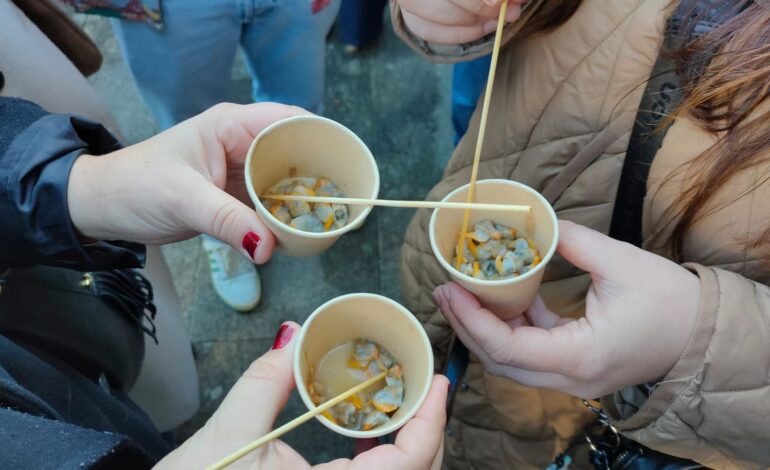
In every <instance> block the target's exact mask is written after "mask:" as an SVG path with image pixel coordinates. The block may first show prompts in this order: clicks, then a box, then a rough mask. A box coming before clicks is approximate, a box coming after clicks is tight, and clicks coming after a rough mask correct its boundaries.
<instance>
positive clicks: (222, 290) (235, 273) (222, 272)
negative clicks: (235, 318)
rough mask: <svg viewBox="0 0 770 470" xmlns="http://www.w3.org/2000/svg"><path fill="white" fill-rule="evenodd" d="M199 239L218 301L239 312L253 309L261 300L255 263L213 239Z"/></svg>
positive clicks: (203, 237)
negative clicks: (206, 256)
mask: <svg viewBox="0 0 770 470" xmlns="http://www.w3.org/2000/svg"><path fill="white" fill-rule="evenodd" d="M201 239H202V241H203V249H204V250H206V253H208V255H209V267H210V268H211V282H212V283H213V284H214V290H215V291H216V292H217V295H219V298H221V299H222V301H224V303H226V304H227V305H229V306H230V307H232V308H234V309H235V310H238V311H239V312H246V311H248V310H251V309H253V308H254V307H256V306H257V304H258V303H259V299H260V298H261V297H262V286H261V284H260V282H259V273H257V267H256V266H254V263H252V262H251V260H249V259H247V258H246V257H245V256H243V255H242V254H240V253H239V252H238V251H235V250H234V249H232V248H230V246H229V245H227V244H225V243H222V242H220V241H219V240H217V239H215V238H211V237H209V236H205V235H204V236H202V237H201Z"/></svg>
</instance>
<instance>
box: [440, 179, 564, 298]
mask: <svg viewBox="0 0 770 470" xmlns="http://www.w3.org/2000/svg"><path fill="white" fill-rule="evenodd" d="M476 184H477V185H482V186H485V185H488V184H506V185H509V186H516V187H517V188H519V189H523V190H524V191H526V192H528V193H530V194H532V195H533V196H535V198H536V199H538V200H540V202H542V203H543V206H544V207H546V208H547V211H548V215H549V216H550V217H551V221H552V222H553V227H554V234H553V243H551V246H550V247H549V248H548V251H547V252H546V253H545V254H544V255H543V259H542V261H541V262H540V263H539V264H538V265H537V266H535V269H532V270H530V271H528V272H526V273H524V274H521V275H519V276H515V277H511V278H508V279H476V278H475V277H471V276H468V275H467V274H465V273H462V272H460V271H458V270H457V269H455V267H454V266H452V265H451V264H450V263H449V262H447V260H446V259H444V256H443V255H442V254H441V251H440V250H439V248H438V242H437V241H436V236H435V233H436V217H437V213H438V211H440V210H441V209H436V210H434V211H433V214H431V216H430V223H429V225H428V234H429V238H430V246H431V249H432V250H433V256H435V257H436V258H437V259H438V261H439V263H440V264H441V266H442V267H443V268H444V269H445V270H446V271H447V272H448V273H449V274H450V275H451V276H453V277H458V278H460V279H462V280H463V281H465V282H469V283H472V284H476V285H480V286H504V285H511V284H516V283H518V282H524V281H525V280H527V279H528V278H530V277H534V276H537V275H538V274H537V273H539V272H540V271H542V270H543V269H545V267H546V266H547V265H548V263H549V262H550V261H551V258H553V255H554V254H555V253H556V246H557V245H558V244H559V219H558V217H556V212H555V211H554V210H553V207H552V206H551V204H550V203H549V202H548V201H547V200H546V199H545V198H544V197H543V195H542V194H540V193H539V192H537V191H535V190H534V189H532V188H531V187H529V186H527V185H526V184H523V183H519V182H518V181H513V180H506V179H499V178H498V179H495V178H492V179H484V180H479V181H477V182H476ZM469 186H470V183H466V184H464V185H462V186H460V187H459V188H456V189H455V190H454V191H452V192H450V193H449V194H447V195H446V196H445V197H444V198H443V199H442V200H441V201H442V202H444V201H448V200H449V199H450V198H452V197H453V196H455V195H456V194H457V193H459V192H461V191H462V190H464V189H466V188H468V187H469Z"/></svg>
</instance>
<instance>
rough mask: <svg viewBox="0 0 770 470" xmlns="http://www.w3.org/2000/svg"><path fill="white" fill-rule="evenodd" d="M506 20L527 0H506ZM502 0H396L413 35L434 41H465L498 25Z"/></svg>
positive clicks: (481, 34) (511, 18) (456, 42)
mask: <svg viewBox="0 0 770 470" xmlns="http://www.w3.org/2000/svg"><path fill="white" fill-rule="evenodd" d="M507 1H508V9H507V10H506V12H505V20H506V21H508V22H511V21H515V20H516V19H517V18H518V17H519V15H520V14H521V8H522V5H523V4H524V3H526V2H527V0H507ZM502 2H503V0H398V3H399V5H400V6H401V13H402V14H403V16H404V22H405V23H406V26H407V27H408V28H409V30H410V31H411V32H412V33H414V34H415V35H416V36H418V37H420V38H422V39H424V40H426V41H428V42H432V43H436V44H465V43H468V42H471V41H475V40H476V39H479V38H481V37H483V36H486V35H487V34H489V33H491V32H492V31H494V30H495V29H496V28H497V17H498V16H499V15H500V5H501V4H502Z"/></svg>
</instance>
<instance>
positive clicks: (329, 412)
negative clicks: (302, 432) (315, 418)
mask: <svg viewBox="0 0 770 470" xmlns="http://www.w3.org/2000/svg"><path fill="white" fill-rule="evenodd" d="M321 415H322V416H323V417H324V418H326V419H328V420H329V421H331V422H332V423H334V424H337V420H336V419H334V416H332V412H331V411H329V410H326V411H324V412H323V413H321Z"/></svg>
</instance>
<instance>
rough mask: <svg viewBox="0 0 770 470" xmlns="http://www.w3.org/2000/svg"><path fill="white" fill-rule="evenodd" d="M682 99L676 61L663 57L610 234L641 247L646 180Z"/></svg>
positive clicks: (646, 98)
mask: <svg viewBox="0 0 770 470" xmlns="http://www.w3.org/2000/svg"><path fill="white" fill-rule="evenodd" d="M681 99H682V92H681V90H680V88H679V78H678V76H677V73H676V70H675V67H674V64H673V62H672V61H671V60H670V59H669V58H668V57H666V56H665V55H664V54H661V55H660V56H659V57H658V60H657V61H656V62H655V65H654V66H653V68H652V74H651V76H650V79H649V81H648V82H647V87H646V89H645V90H644V95H643V96H642V101H641V103H640V105H639V112H638V113H637V115H636V121H635V123H634V128H633V130H632V131H631V140H630V141H629V143H628V149H627V151H626V158H625V160H624V162H623V169H622V170H621V174H620V181H619V183H618V192H617V197H616V198H615V207H614V209H613V212H612V221H611V222H610V232H609V235H610V237H612V238H615V239H616V240H622V241H625V242H628V243H631V244H632V245H635V246H639V247H641V245H642V212H643V209H644V198H645V196H646V195H647V179H648V177H649V174H650V168H651V166H652V161H653V159H654V158H655V155H656V154H657V153H658V150H660V147H661V145H662V144H663V139H664V138H665V137H666V134H667V133H668V130H669V126H666V127H665V128H662V127H660V126H661V121H662V120H663V118H665V117H666V116H667V115H668V114H669V113H670V112H671V111H673V110H674V109H676V107H677V106H678V105H679V103H680V101H681Z"/></svg>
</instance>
